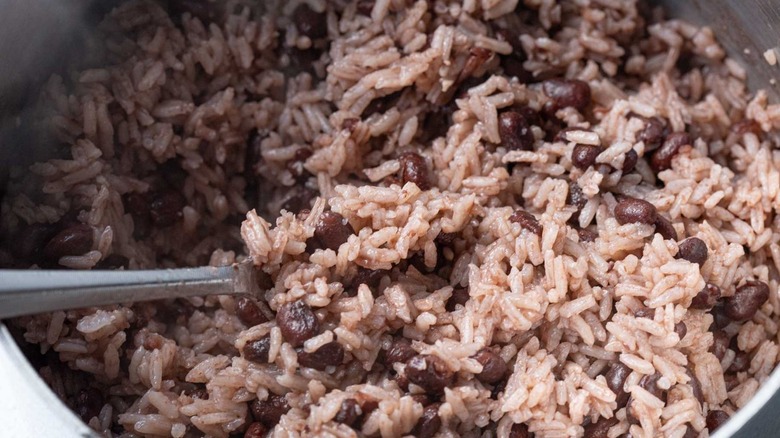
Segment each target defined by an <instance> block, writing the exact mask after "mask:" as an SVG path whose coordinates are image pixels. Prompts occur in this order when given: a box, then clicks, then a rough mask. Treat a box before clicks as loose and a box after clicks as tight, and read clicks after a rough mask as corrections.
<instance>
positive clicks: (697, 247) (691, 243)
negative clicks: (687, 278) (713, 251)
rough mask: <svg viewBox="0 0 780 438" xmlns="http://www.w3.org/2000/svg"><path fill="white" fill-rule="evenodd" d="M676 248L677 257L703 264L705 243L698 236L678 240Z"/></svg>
mask: <svg viewBox="0 0 780 438" xmlns="http://www.w3.org/2000/svg"><path fill="white" fill-rule="evenodd" d="M678 248H679V251H678V252H677V258H678V259H684V260H688V261H689V262H691V263H696V264H697V265H699V266H703V265H704V262H706V261H707V256H708V250H707V244H706V243H704V241H703V240H701V239H699V238H698V237H691V238H688V239H685V240H683V241H682V242H680V244H679V246H678Z"/></svg>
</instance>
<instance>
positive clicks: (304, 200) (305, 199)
mask: <svg viewBox="0 0 780 438" xmlns="http://www.w3.org/2000/svg"><path fill="white" fill-rule="evenodd" d="M316 197H317V192H315V191H314V190H312V189H310V188H308V187H301V186H294V187H293V188H292V190H291V191H290V196H289V197H287V199H285V200H284V202H283V203H282V205H281V206H280V209H282V210H286V211H289V212H291V213H296V214H297V213H300V212H301V211H304V210H308V209H309V208H311V205H312V201H313V200H314V198H316Z"/></svg>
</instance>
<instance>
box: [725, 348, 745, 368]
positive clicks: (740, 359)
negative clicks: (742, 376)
mask: <svg viewBox="0 0 780 438" xmlns="http://www.w3.org/2000/svg"><path fill="white" fill-rule="evenodd" d="M749 367H750V355H749V354H747V353H745V352H744V351H736V352H735V354H734V360H733V361H731V365H729V369H728V370H727V371H728V372H729V373H741V372H743V371H747V370H748V368H749Z"/></svg>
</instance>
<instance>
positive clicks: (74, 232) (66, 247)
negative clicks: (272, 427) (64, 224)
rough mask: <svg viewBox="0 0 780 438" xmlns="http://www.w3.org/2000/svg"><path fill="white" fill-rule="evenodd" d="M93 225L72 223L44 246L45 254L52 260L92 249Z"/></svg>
mask: <svg viewBox="0 0 780 438" xmlns="http://www.w3.org/2000/svg"><path fill="white" fill-rule="evenodd" d="M92 242H93V237H92V227H90V226H89V225H86V224H76V225H72V226H70V227H68V228H66V229H64V230H62V231H60V232H59V233H57V234H56V235H55V236H54V237H52V239H51V240H49V243H47V244H46V246H45V247H44V248H43V255H44V256H46V258H48V259H50V260H58V259H59V258H60V257H64V256H72V255H81V254H84V253H85V252H87V251H89V250H90V249H92Z"/></svg>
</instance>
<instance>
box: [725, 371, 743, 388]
mask: <svg viewBox="0 0 780 438" xmlns="http://www.w3.org/2000/svg"><path fill="white" fill-rule="evenodd" d="M723 380H724V381H725V383H726V391H728V392H731V390H732V389H734V388H736V387H737V386H739V385H740V383H741V382H740V381H739V376H737V375H736V374H726V375H725V376H723Z"/></svg>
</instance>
